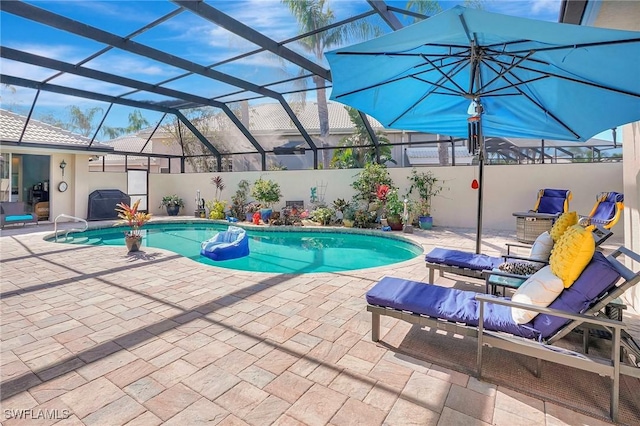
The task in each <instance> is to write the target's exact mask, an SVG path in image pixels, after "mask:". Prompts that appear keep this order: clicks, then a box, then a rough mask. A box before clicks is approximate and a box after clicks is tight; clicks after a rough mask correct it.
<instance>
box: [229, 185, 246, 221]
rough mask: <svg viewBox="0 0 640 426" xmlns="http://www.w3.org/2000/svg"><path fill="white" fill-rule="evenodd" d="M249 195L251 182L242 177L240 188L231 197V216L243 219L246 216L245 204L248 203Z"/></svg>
mask: <svg viewBox="0 0 640 426" xmlns="http://www.w3.org/2000/svg"><path fill="white" fill-rule="evenodd" d="M248 195H249V182H248V181H247V180H245V179H242V180H241V181H240V182H238V189H237V190H236V193H235V194H234V195H233V196H232V197H231V216H233V217H235V218H237V219H239V220H242V218H243V217H245V213H246V211H245V204H247V196H248Z"/></svg>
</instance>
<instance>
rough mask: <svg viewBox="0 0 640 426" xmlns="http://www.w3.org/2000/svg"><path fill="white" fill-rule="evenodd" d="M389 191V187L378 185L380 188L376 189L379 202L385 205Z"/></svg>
mask: <svg viewBox="0 0 640 426" xmlns="http://www.w3.org/2000/svg"><path fill="white" fill-rule="evenodd" d="M389 189H390V188H389V185H378V187H377V188H376V197H377V198H378V200H380V201H382V202H383V203H384V202H385V201H387V195H388V194H389Z"/></svg>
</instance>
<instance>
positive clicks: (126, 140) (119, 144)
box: [104, 135, 153, 158]
mask: <svg viewBox="0 0 640 426" xmlns="http://www.w3.org/2000/svg"><path fill="white" fill-rule="evenodd" d="M104 143H105V144H107V145H109V146H111V147H113V148H114V149H115V150H116V151H126V152H136V153H140V150H141V149H142V147H143V146H144V150H143V151H142V152H144V153H148V154H151V153H153V141H149V143H147V139H144V138H141V137H138V136H136V135H125V136H120V137H117V138H115V139H111V140H110V141H107V142H104ZM145 144H146V145H147V146H145ZM145 158H146V157H145Z"/></svg>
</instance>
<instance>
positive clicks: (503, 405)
mask: <svg viewBox="0 0 640 426" xmlns="http://www.w3.org/2000/svg"><path fill="white" fill-rule="evenodd" d="M48 229H50V228H49V227H47V225H40V226H39V227H38V228H35V227H25V228H21V229H15V230H9V229H7V230H5V231H3V235H2V237H1V238H0V243H1V250H2V251H1V254H2V263H1V267H2V269H1V281H0V283H1V287H0V291H1V296H2V300H1V308H2V318H1V320H2V334H1V344H2V346H1V350H2V355H1V366H2V368H1V380H2V422H3V423H2V424H5V425H11V424H21V423H26V424H32V423H30V421H29V420H26V421H25V420H24V419H25V417H29V416H37V415H40V416H41V418H40V419H39V420H38V424H53V423H56V422H57V421H58V420H62V419H63V418H64V420H63V421H60V423H59V424H87V425H94V424H108V425H121V424H127V425H155V424H161V423H164V422H166V424H175V425H195V424H200V423H205V422H208V423H211V424H219V425H245V424H248V425H268V424H276V425H325V424H332V425H336V426H339V425H357V424H360V425H380V424H388V425H408V424H416V425H429V424H433V425H436V424H437V425H452V424H461V425H462V424H464V425H486V424H495V425H514V424H527V425H535V424H540V425H545V424H554V425H559V424H578V423H580V424H583V423H584V424H591V425H594V424H600V423H606V422H604V421H601V420H598V419H595V418H590V417H586V416H583V415H582V414H578V413H576V412H574V411H572V410H570V409H567V408H565V407H561V406H559V405H556V404H553V403H551V402H549V401H544V400H542V399H535V398H531V397H529V396H526V395H524V394H521V393H518V392H514V391H512V390H509V389H504V388H502V387H501V386H495V385H492V384H490V383H486V382H482V381H478V380H476V379H475V378H474V377H471V376H468V375H466V374H462V373H459V372H455V371H452V370H448V369H445V368H442V367H439V366H437V365H434V364H430V363H427V362H425V361H422V360H418V359H415V358H412V357H409V356H406V355H402V356H400V355H399V354H397V353H395V352H394V351H393V350H392V348H389V347H388V346H385V345H380V344H374V343H372V342H371V340H370V330H371V326H370V316H369V315H368V313H367V312H366V311H365V300H364V294H365V292H366V291H367V290H368V289H369V288H370V287H371V286H372V285H373V284H374V283H375V282H376V281H377V280H379V279H380V278H381V277H383V276H384V275H395V276H400V277H406V278H411V279H415V280H422V281H426V280H427V270H426V268H425V267H424V263H423V261H422V256H420V257H419V258H416V259H414V260H411V261H408V262H404V263H401V264H397V265H392V266H389V267H383V268H374V269H367V270H360V271H352V272H341V273H332V274H330V273H322V274H307V275H286V274H284V275H283V274H264V273H246V272H238V271H232V270H227V269H221V268H215V267H210V266H206V265H203V264H199V263H196V262H193V261H191V260H189V259H186V258H183V257H181V256H179V255H176V254H174V253H171V252H168V251H164V250H159V249H154V248H143V250H144V251H143V252H140V253H138V254H135V255H129V254H127V253H126V249H125V248H124V247H86V246H77V245H64V244H53V243H49V242H45V241H43V239H42V238H43V235H44V234H46V232H45V231H47V230H48ZM489 234H490V232H487V236H486V237H485V239H484V246H483V250H484V252H485V253H497V252H499V251H500V250H501V249H502V247H503V242H504V241H513V235H512V234H510V233H492V234H491V235H489ZM473 235H474V234H473V231H472V230H461V229H435V230H433V231H429V232H426V231H419V230H417V231H416V233H415V234H414V235H413V236H411V238H413V239H414V240H416V241H417V242H419V243H421V244H422V245H423V246H424V248H425V250H430V249H431V248H433V247H435V246H446V247H459V248H462V249H467V250H472V249H473V246H474V240H473V238H474V237H473ZM439 280H447V278H446V277H445V278H439ZM636 331H637V328H636ZM405 332H406V328H405V327H404V325H402V324H401V323H398V322H397V321H396V320H388V321H385V322H384V327H383V339H384V338H385V337H389V339H390V340H394V339H398V338H401V336H402V333H405ZM385 333H387V335H386V336H385ZM20 410H25V411H22V412H21V411H20ZM20 413H21V414H20ZM42 416H48V417H54V419H51V420H46V419H44V418H42ZM12 417H22V420H21V419H19V418H12Z"/></svg>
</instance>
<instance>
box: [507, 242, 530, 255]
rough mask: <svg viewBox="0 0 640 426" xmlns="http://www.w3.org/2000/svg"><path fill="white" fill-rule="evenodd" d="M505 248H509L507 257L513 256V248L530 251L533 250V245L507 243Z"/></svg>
mask: <svg viewBox="0 0 640 426" xmlns="http://www.w3.org/2000/svg"><path fill="white" fill-rule="evenodd" d="M505 246H507V255H510V254H511V248H512V247H518V248H525V249H528V250H531V247H532V245H531V244H528V245H527V244H519V243H505Z"/></svg>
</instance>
